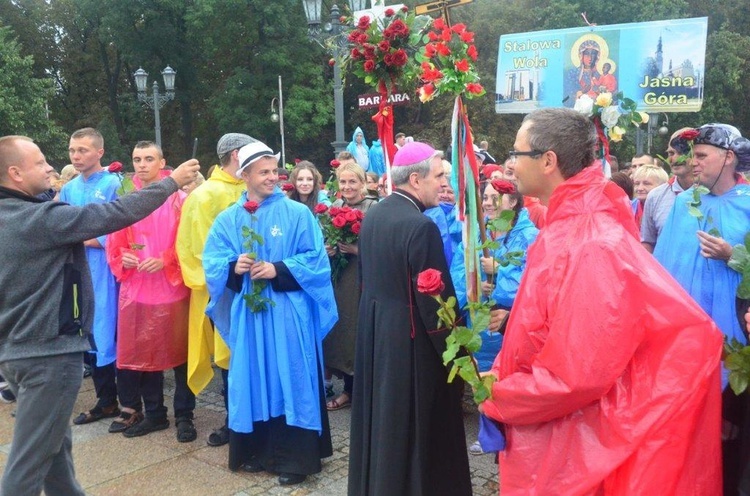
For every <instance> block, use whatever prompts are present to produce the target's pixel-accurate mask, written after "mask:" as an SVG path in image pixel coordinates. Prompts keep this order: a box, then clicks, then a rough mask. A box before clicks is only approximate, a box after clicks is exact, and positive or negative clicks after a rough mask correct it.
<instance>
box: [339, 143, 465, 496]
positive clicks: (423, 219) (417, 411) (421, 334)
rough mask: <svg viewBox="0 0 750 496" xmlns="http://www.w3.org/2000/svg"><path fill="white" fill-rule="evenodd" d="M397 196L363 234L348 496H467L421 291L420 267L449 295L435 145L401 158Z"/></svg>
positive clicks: (432, 314)
mask: <svg viewBox="0 0 750 496" xmlns="http://www.w3.org/2000/svg"><path fill="white" fill-rule="evenodd" d="M392 178H393V182H394V185H395V186H396V189H395V190H394V192H393V194H392V195H391V196H389V197H388V198H386V199H385V200H383V201H382V202H381V203H379V204H378V205H375V206H373V207H372V208H371V209H370V211H369V212H368V214H367V216H366V217H365V220H364V222H363V224H362V231H361V233H360V243H359V247H360V248H359V253H360V257H359V259H360V264H361V269H360V274H361V279H362V283H363V287H362V299H361V300H360V307H359V329H358V335H357V348H356V356H355V361H354V363H355V365H354V368H355V372H354V397H355V398H356V401H355V402H353V403H352V417H351V441H350V454H349V495H350V496H366V495H389V496H398V495H404V496H420V495H430V496H434V495H446V496H462V495H470V494H471V493H472V491H471V478H470V474H469V460H468V455H467V451H466V438H465V434H464V424H463V418H462V417H463V415H462V409H461V398H462V394H463V389H464V384H463V382H462V381H461V380H460V379H459V378H456V379H455V380H454V381H453V383H451V384H449V383H448V381H447V378H448V370H447V368H446V367H445V366H444V365H443V363H442V356H441V355H442V353H443V351H444V350H445V348H446V345H445V338H446V337H447V336H448V334H449V332H450V331H449V330H447V329H441V330H438V329H436V328H437V326H438V319H437V310H438V304H437V302H436V301H435V300H434V299H433V298H432V297H429V296H426V295H423V294H421V293H419V292H418V291H417V283H416V281H417V276H418V274H419V273H420V272H422V271H423V270H425V269H430V268H431V269H438V270H440V271H441V272H442V273H443V277H444V282H445V286H446V287H445V291H444V292H443V294H442V297H443V298H444V299H445V298H447V297H449V296H452V295H453V294H454V290H453V284H452V283H451V281H450V276H449V272H448V267H447V264H446V261H445V255H444V253H443V244H442V241H441V238H440V232H439V231H438V228H437V226H436V225H435V224H434V223H433V222H432V221H431V220H430V219H429V218H428V217H427V216H425V215H423V213H422V212H423V211H424V210H425V208H429V207H432V206H436V205H437V204H438V193H439V192H440V191H441V190H442V188H443V187H444V186H445V185H446V178H445V174H444V172H443V167H442V164H441V160H440V157H439V156H436V154H435V150H433V149H432V148H431V147H429V146H427V145H425V144H423V143H418V142H413V143H408V144H406V145H405V146H404V147H403V148H401V149H400V150H399V151H398V152H397V153H396V157H395V159H394V163H393V169H392Z"/></svg>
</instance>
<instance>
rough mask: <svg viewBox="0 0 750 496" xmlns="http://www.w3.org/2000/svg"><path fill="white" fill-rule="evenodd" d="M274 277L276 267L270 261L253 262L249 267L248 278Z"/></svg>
mask: <svg viewBox="0 0 750 496" xmlns="http://www.w3.org/2000/svg"><path fill="white" fill-rule="evenodd" d="M274 277H276V267H275V266H274V264H272V263H271V262H255V263H254V264H253V266H252V267H250V279H252V280H253V281H255V280H258V279H273V278H274Z"/></svg>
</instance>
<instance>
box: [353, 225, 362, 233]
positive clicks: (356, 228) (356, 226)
mask: <svg viewBox="0 0 750 496" xmlns="http://www.w3.org/2000/svg"><path fill="white" fill-rule="evenodd" d="M361 229H362V224H361V223H359V222H355V223H354V224H352V232H353V233H354V234H356V235H357V236H359V231H360V230H361Z"/></svg>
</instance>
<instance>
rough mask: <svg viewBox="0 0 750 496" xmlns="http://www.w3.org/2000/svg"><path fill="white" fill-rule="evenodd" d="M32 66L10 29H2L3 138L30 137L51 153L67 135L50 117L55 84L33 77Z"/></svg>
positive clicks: (0, 111)
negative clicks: (14, 136)
mask: <svg viewBox="0 0 750 496" xmlns="http://www.w3.org/2000/svg"><path fill="white" fill-rule="evenodd" d="M33 64H34V62H33V59H32V57H31V56H25V57H24V56H22V55H21V50H20V46H19V45H18V43H17V42H16V41H15V40H14V39H13V38H12V33H11V30H10V28H7V27H0V136H5V135H9V134H19V135H24V136H28V137H30V138H31V139H33V140H34V141H36V142H37V143H38V144H39V146H40V147H41V148H42V149H43V150H50V151H52V150H55V149H56V147H57V143H58V142H59V140H60V139H64V138H65V135H64V134H63V132H62V130H61V129H60V128H59V127H58V126H56V125H55V124H54V122H52V121H50V120H49V119H48V117H47V101H48V99H50V98H52V96H53V95H54V90H53V88H52V83H51V81H50V80H49V79H40V78H37V77H34V75H33ZM53 158H54V156H50V160H52V159H53Z"/></svg>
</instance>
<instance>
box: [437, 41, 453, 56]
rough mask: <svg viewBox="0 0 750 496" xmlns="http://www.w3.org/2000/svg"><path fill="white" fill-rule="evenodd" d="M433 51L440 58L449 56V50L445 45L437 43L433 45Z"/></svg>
mask: <svg viewBox="0 0 750 496" xmlns="http://www.w3.org/2000/svg"><path fill="white" fill-rule="evenodd" d="M435 50H437V53H438V55H440V56H442V57H447V56H448V55H450V54H451V49H450V48H448V45H446V44H445V43H438V44H436V45H435Z"/></svg>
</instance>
